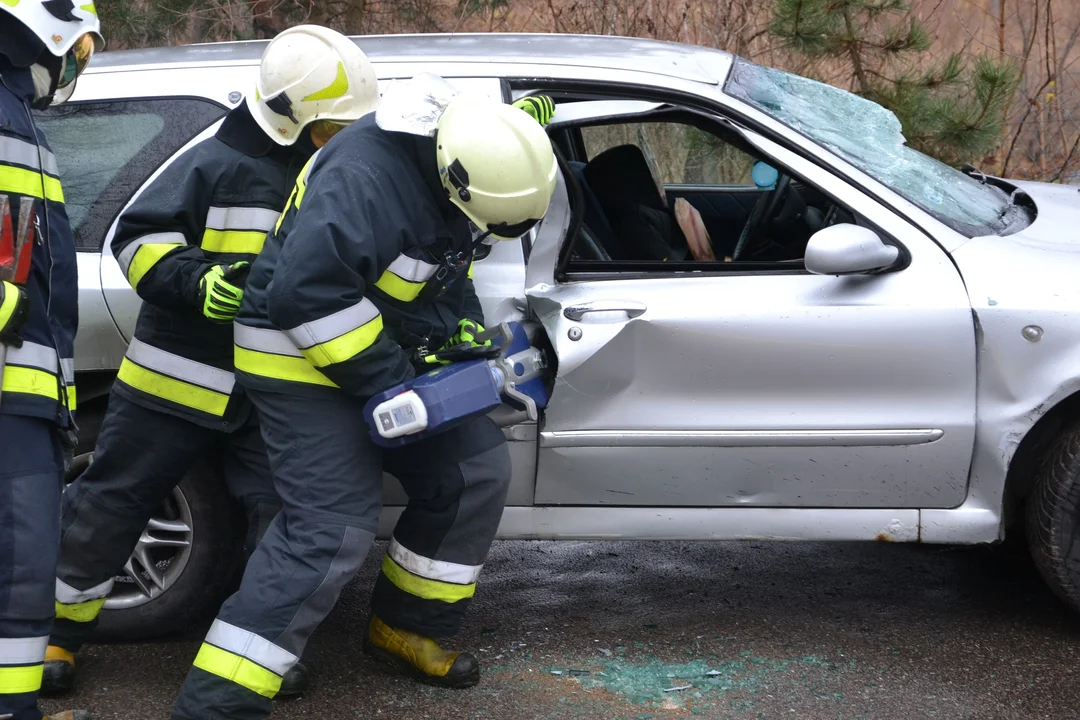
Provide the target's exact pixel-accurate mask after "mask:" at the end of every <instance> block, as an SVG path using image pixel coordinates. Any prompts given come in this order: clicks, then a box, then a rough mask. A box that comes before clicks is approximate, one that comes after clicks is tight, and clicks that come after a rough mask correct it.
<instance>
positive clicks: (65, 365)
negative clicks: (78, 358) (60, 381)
mask: <svg viewBox="0 0 1080 720" xmlns="http://www.w3.org/2000/svg"><path fill="white" fill-rule="evenodd" d="M60 368H61V369H62V370H63V371H64V382H66V383H68V384H69V385H70V384H71V383H73V382H75V358H61V359H60Z"/></svg>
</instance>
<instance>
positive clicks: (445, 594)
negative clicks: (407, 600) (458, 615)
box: [382, 555, 476, 603]
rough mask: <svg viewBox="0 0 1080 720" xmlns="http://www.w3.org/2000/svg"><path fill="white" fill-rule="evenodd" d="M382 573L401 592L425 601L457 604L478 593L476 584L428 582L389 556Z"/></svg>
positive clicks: (384, 562)
mask: <svg viewBox="0 0 1080 720" xmlns="http://www.w3.org/2000/svg"><path fill="white" fill-rule="evenodd" d="M382 572H383V575H385V576H386V579H387V580H389V581H390V582H392V583H393V584H394V585H396V586H397V587H398V588H400V589H401V590H404V591H405V592H407V593H409V594H410V595H415V596H416V597H418V598H423V599H425V600H442V601H443V602H448V603H455V602H457V601H458V600H465V599H466V598H471V597H472V596H473V594H474V593H476V583H469V584H468V585H455V584H454V583H445V582H439V581H438V580H428V579H427V578H422V577H419V576H417V575H413V574H412V573H411V572H409V571H408V570H406V569H405V568H403V567H401V566H400V565H398V564H397V563H396V562H394V559H393V558H392V557H390V556H389V555H386V556H384V557H383V563H382Z"/></svg>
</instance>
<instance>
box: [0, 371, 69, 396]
mask: <svg viewBox="0 0 1080 720" xmlns="http://www.w3.org/2000/svg"><path fill="white" fill-rule="evenodd" d="M2 391H3V392H5V393H9V392H16V393H26V394H27V395H40V396H42V397H47V398H49V399H50V400H59V399H60V388H59V387H58V385H57V382H56V376H55V375H53V374H52V373H51V372H47V371H45V370H38V369H36V368H25V367H19V366H18V365H8V366H7V367H5V368H4V384H3V388H2Z"/></svg>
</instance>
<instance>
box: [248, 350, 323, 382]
mask: <svg viewBox="0 0 1080 720" xmlns="http://www.w3.org/2000/svg"><path fill="white" fill-rule="evenodd" d="M234 351H235V356H234V358H233V359H234V361H235V363H236V369H237V370H239V371H241V372H245V373H248V374H249V375H258V376H260V377H266V378H271V379H273V380H288V381H289V382H299V383H307V384H309V385H324V386H326V387H332V388H336V387H337V385H336V384H335V383H334V381H333V380H331V379H330V378H328V377H326V376H325V375H323V374H322V373H321V372H319V371H318V370H316V369H315V366H314V365H312V364H311V363H310V362H308V360H307V358H303V357H289V356H286V355H275V354H272V353H264V352H259V351H258V350H248V349H247V348H243V347H240V346H239V345H237V346H235V348H234Z"/></svg>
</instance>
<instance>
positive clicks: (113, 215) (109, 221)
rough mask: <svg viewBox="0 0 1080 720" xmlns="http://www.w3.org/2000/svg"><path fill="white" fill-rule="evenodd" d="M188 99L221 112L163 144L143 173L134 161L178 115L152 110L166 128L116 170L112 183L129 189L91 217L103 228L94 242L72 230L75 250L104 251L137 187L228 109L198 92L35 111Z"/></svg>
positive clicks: (88, 101) (91, 101)
mask: <svg viewBox="0 0 1080 720" xmlns="http://www.w3.org/2000/svg"><path fill="white" fill-rule="evenodd" d="M188 101H194V102H197V103H199V104H200V105H204V106H208V107H213V108H216V109H217V110H220V113H219V114H217V115H216V116H214V117H213V118H211V119H210V120H209V121H208V122H207V123H206V124H203V125H201V126H200V127H198V128H193V129H192V132H191V133H190V134H186V133H185V135H186V136H185V137H183V138H182V139H181V140H180V141H179V142H178V143H174V142H170V143H169V144H168V146H164V145H163V146H162V148H161V150H160V151H159V152H158V153H157V156H158V157H160V159H159V160H158V161H157V162H156V163H155V164H153V166H152V167H148V168H146V170H145V172H142V171H137V170H136V169H135V168H137V167H139V165H136V164H135V163H136V162H137V161H138V160H139V158H140V157H142V156H143V155H144V154H145V152H146V148H148V147H150V146H151V145H153V144H154V143H156V142H159V141H160V140H161V139H162V138H163V137H165V136H167V135H168V132H169V122H170V120H171V119H173V118H175V117H179V116H180V114H177V113H162V112H156V111H153V112H154V114H156V115H158V116H159V117H162V118H163V119H164V120H165V123H166V125H165V127H164V128H163V129H162V132H161V133H160V134H159V135H158V136H157V137H155V138H154V139H153V140H151V142H150V143H148V144H147V145H145V146H143V147H142V148H140V150H139V152H138V153H136V155H135V156H134V157H132V158H131V159H130V160H128V162H127V163H126V164H125V165H124V166H123V167H121V168H120V170H119V171H118V172H117V175H116V177H115V178H113V182H117V181H120V182H128V181H130V182H129V183H128V184H129V189H128V192H127V193H125V195H124V196H123V197H122V198H120V197H117V198H114V199H113V200H112V203H113V204H114V205H115V207H113V208H112V209H111V211H109V215H108V217H105V216H104V215H100V216H94V223H95V225H97V226H99V227H101V228H103V231H102V232H100V233H94V234H93V235H94V237H93V242H92V243H91V242H86V241H81V238H82V236H83V232H81V230H82V228H81V227H80V229H79V231H74V230H73V236H74V240H75V249H76V251H77V252H86V253H101V252H103V251H104V247H105V242H106V240H107V238H108V236H109V233H110V231H111V229H112V227H113V225H115V223H116V219H117V217H119V215H120V213H121V212H123V210H124V208H126V207H127V206H128V204H129V203H130V202H131V199H132V198H133V197H134V196H135V195H136V194H137V193H138V192H139V191H140V190H142V188H143V187H144V186H145V185H146V184H147V182H149V181H150V179H151V178H152V177H154V175H155V173H156V172H157V171H158V170H159V169H161V168H162V167H164V166H165V165H168V164H169V163H171V162H172V161H173V159H174V158H175V157H176V156H177V154H178V153H179V151H180V150H181V149H182V148H184V147H186V146H187V145H188V144H189V143H190V142H191V140H192V139H193V138H195V137H197V136H198V135H199V134H201V133H203V132H205V131H206V129H207V128H209V127H212V126H213V125H214V124H216V123H220V122H221V120H222V119H223V118H224V117H225V115H226V114H228V112H229V110H230V108H229V107H228V106H227V105H224V104H222V103H220V102H218V101H217V100H214V99H213V98H210V97H206V96H201V95H153V96H134V97H131V96H123V97H97V98H93V99H86V100H79V101H74V102H68V103H64V104H63V105H60V106H57V107H55V108H49V109H47V110H44V111H39V112H36V113H35V116H36V117H35V119H41V116H45V117H46V118H48V116H49V115H50V113H51V112H54V113H55V114H56V115H59V114H60V113H63V112H65V111H71V110H77V109H79V108H80V107H86V106H106V105H113V104H125V105H134V106H138V105H148V106H150V107H154V106H155V105H156V104H157V103H183V102H188ZM43 124H44V123H43ZM42 129H43V131H44V130H45V128H42ZM45 132H46V138H48V132H47V131H45ZM54 152H56V154H57V155H58V157H60V158H61V159H60V163H61V164H62V163H63V159H62V155H63V151H62V150H60V151H59V152H57V151H56V148H54ZM60 181H61V183H63V181H64V178H63V176H62V175H61V177H60ZM105 192H106V191H104V190H103V191H102V193H101V194H99V195H98V196H97V198H95V200H94V203H93V205H92V206H91V210H90V215H93V214H94V209H95V208H96V207H97V206H98V204H99V202H100V200H101V197H102V195H104V194H105ZM87 219H88V220H89V219H90V218H89V216H88V218H87Z"/></svg>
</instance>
